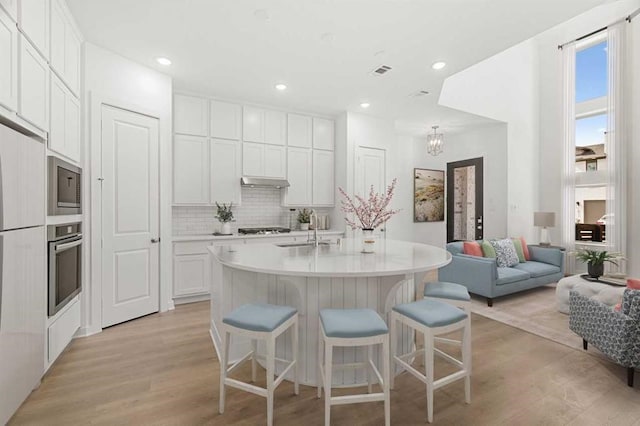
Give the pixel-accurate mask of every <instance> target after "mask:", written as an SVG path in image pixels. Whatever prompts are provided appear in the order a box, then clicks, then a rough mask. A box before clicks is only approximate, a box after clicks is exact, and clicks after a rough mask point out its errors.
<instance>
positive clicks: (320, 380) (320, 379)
mask: <svg viewBox="0 0 640 426" xmlns="http://www.w3.org/2000/svg"><path fill="white" fill-rule="evenodd" d="M323 346H324V342H323V340H322V330H320V331H319V332H318V362H317V365H318V372H317V375H318V377H317V381H318V398H322V386H323V385H324V377H323V376H322V365H323V364H322V362H323V361H322V356H323V354H324V351H323V349H324V348H323Z"/></svg>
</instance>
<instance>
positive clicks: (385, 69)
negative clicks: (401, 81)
mask: <svg viewBox="0 0 640 426" xmlns="http://www.w3.org/2000/svg"><path fill="white" fill-rule="evenodd" d="M389 71H391V67H390V66H388V65H380V66H379V67H377V68H376V69H374V70H373V71H371V74H373V75H384V74H386V73H388V72H389Z"/></svg>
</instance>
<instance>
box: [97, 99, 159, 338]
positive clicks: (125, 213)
mask: <svg viewBox="0 0 640 426" xmlns="http://www.w3.org/2000/svg"><path fill="white" fill-rule="evenodd" d="M158 138H159V135H158V120H157V119H155V118H151V117H148V116H146V115H141V114H137V113H134V112H131V111H127V110H122V109H118V108H114V107H111V106H107V105H103V106H102V141H101V142H102V178H103V179H104V180H103V181H102V244H103V248H102V327H108V326H111V325H114V324H118V323H121V322H124V321H128V320H130V319H133V318H137V317H140V316H143V315H147V314H150V313H152V312H157V311H158V310H159V290H160V288H159V287H160V281H159V260H158V258H159V251H160V247H159V244H158V241H159V238H158V235H159V216H160V213H159V192H158V180H159V175H158V155H159V154H158V148H159V141H158Z"/></svg>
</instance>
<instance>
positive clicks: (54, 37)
mask: <svg viewBox="0 0 640 426" xmlns="http://www.w3.org/2000/svg"><path fill="white" fill-rule="evenodd" d="M50 14H51V20H50V28H51V68H52V69H53V71H54V72H55V73H56V74H57V75H58V76H59V77H60V78H61V79H62V81H64V82H65V83H66V84H67V86H69V88H70V89H71V91H72V92H73V93H74V94H75V95H76V96H79V94H80V56H81V55H80V52H81V49H82V40H81V38H80V35H79V34H78V32H77V31H76V29H75V26H74V25H73V23H72V18H71V17H70V14H69V13H68V12H67V9H66V6H65V5H64V2H62V1H61V0H51V12H50Z"/></svg>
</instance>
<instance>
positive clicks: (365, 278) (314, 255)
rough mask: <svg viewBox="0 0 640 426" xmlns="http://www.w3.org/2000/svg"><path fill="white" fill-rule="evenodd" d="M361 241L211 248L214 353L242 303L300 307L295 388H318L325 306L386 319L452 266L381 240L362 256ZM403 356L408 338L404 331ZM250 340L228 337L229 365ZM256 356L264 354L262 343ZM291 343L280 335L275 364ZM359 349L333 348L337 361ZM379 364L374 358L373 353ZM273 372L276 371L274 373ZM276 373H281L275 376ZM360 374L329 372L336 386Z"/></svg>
mask: <svg viewBox="0 0 640 426" xmlns="http://www.w3.org/2000/svg"><path fill="white" fill-rule="evenodd" d="M361 248H362V247H361V241H360V240H354V239H346V240H342V241H341V243H340V244H328V245H320V246H318V247H314V246H309V245H305V244H295V245H291V244H280V245H278V244H269V243H266V244H252V245H229V246H218V247H209V250H210V252H211V254H212V256H213V259H214V261H213V262H212V265H213V266H212V275H211V277H212V286H211V288H212V295H211V335H212V338H213V342H214V345H215V348H216V351H217V353H218V359H219V358H220V357H219V354H220V348H221V346H220V345H221V339H220V334H219V332H218V330H219V325H220V324H221V323H222V318H223V317H224V316H225V315H226V314H228V313H229V312H230V311H231V310H233V309H234V308H236V307H238V306H240V305H243V304H245V303H255V302H262V303H272V304H278V305H289V306H293V307H295V308H297V309H298V314H299V322H300V352H299V356H300V359H299V362H300V372H301V374H300V375H301V377H300V382H301V383H303V384H306V385H312V386H315V385H317V379H316V373H317V359H316V358H317V353H316V352H317V344H318V342H317V340H318V325H319V324H318V321H319V319H318V314H319V312H320V310H321V309H324V308H371V309H374V310H376V311H377V312H378V313H380V314H381V315H382V316H383V318H385V320H386V319H387V318H388V313H389V311H390V310H391V308H392V307H393V306H394V305H395V304H397V303H404V302H409V301H412V300H414V298H415V285H414V282H415V281H416V279H418V280H419V279H422V278H423V277H424V274H425V273H426V272H427V271H430V270H433V269H437V268H440V267H442V266H444V265H446V264H448V263H449V262H450V261H451V255H450V254H449V253H448V252H447V251H446V250H444V249H440V248H437V247H433V246H429V245H426V244H419V243H411V242H406V241H395V240H380V241H378V242H377V243H376V252H375V253H361ZM397 344H398V345H401V347H402V349H403V353H406V352H409V350H410V349H411V346H412V345H413V334H412V333H411V332H410V331H409V330H408V329H402V332H401V333H399V336H398V342H397ZM250 348H251V345H250V342H249V341H248V340H244V339H242V338H240V337H236V336H233V337H232V345H231V348H230V354H229V355H230V357H229V359H230V360H233V359H239V358H241V357H242V356H244V355H245V354H246V353H247V352H249V351H250ZM258 352H259V353H264V347H263V346H261V345H259V346H258ZM290 356H291V339H290V336H289V332H287V333H285V336H284V338H281V339H280V340H279V342H278V343H277V346H276V357H277V358H290ZM363 357H364V349H359V348H358V349H353V348H345V349H336V351H335V354H334V360H335V361H336V363H351V362H359V361H361V360H362V359H363ZM376 358H379V354H376ZM277 367H278V366H277V365H276V370H278V368H277ZM278 371H279V370H278ZM365 381H366V376H365V372H364V371H353V370H347V371H344V372H343V371H338V372H336V373H334V384H335V385H337V386H340V385H344V386H352V385H359V384H362V383H364V382H365Z"/></svg>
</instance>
